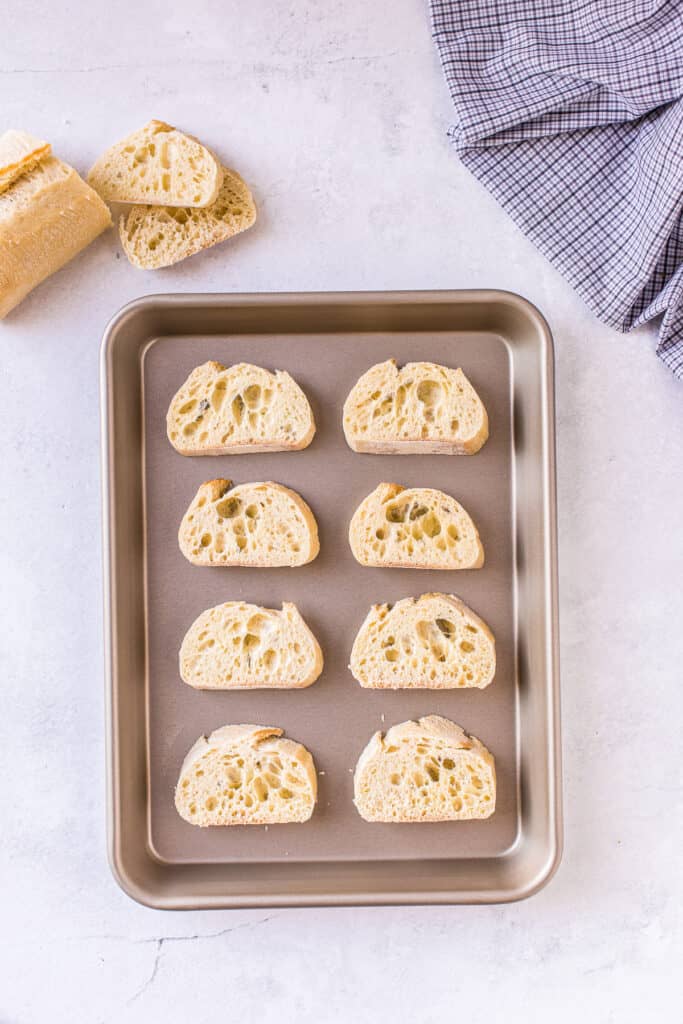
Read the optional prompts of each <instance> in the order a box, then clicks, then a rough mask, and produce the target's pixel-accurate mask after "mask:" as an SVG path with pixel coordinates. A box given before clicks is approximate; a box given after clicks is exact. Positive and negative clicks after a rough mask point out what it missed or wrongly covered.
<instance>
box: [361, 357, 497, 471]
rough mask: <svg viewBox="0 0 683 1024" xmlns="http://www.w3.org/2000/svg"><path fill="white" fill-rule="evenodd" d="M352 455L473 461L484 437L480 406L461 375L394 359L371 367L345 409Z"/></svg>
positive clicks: (483, 411) (485, 427) (435, 365)
mask: <svg viewBox="0 0 683 1024" xmlns="http://www.w3.org/2000/svg"><path fill="white" fill-rule="evenodd" d="M343 422H344V434H345V435H346V440H347V442H348V444H349V446H350V447H351V448H353V450H354V451H356V452H369V453H370V454H386V453H391V454H395V455H411V454H421V453H429V454H432V455H474V453H475V452H478V451H479V449H480V448H481V446H482V445H483V444H484V442H485V441H486V439H487V438H488V436H489V422H488V416H487V415H486V409H485V408H484V403H483V402H482V400H481V399H480V397H479V395H478V394H477V392H476V391H475V390H474V388H473V387H472V385H471V384H470V382H469V380H468V379H467V377H466V376H465V374H464V373H463V372H462V370H460V369H457V370H452V369H450V368H449V367H447V366H440V365H439V364H438V363H406V365H405V366H404V367H402V368H401V369H400V370H399V368H398V367H397V365H396V360H395V359H387V361H386V362H384V363H377V365H376V366H372V367H371V368H370V369H369V370H368V371H367V372H366V373H364V374H363V376H362V377H361V378H360V380H359V381H358V382H357V383H356V384H355V386H354V387H353V389H352V390H351V392H350V394H349V396H348V398H347V399H346V402H345V403H344V420H343Z"/></svg>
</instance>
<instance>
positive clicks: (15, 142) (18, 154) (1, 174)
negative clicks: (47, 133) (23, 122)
mask: <svg viewBox="0 0 683 1024" xmlns="http://www.w3.org/2000/svg"><path fill="white" fill-rule="evenodd" d="M50 149H51V147H50V143H49V142H43V140H42V139H36V138H35V137H34V136H33V135H29V134H28V132H19V131H16V130H15V129H14V128H10V129H9V131H6V132H5V133H4V134H3V135H0V193H2V192H5V191H6V189H8V188H9V187H10V185H11V184H12V182H14V181H16V180H17V178H19V177H21V175H22V174H26V172H27V171H31V170H33V168H34V167H35V166H36V164H39V163H40V161H41V160H44V159H45V157H48V156H49V155H50Z"/></svg>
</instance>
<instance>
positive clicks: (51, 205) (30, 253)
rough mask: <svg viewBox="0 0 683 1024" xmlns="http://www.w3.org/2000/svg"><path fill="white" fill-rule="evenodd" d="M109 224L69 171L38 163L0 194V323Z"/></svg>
mask: <svg viewBox="0 0 683 1024" xmlns="http://www.w3.org/2000/svg"><path fill="white" fill-rule="evenodd" d="M110 225H111V217H110V215H109V210H108V209H107V207H106V205H105V204H104V203H103V202H102V200H101V199H100V197H99V196H98V195H97V193H96V192H94V191H93V189H91V188H90V186H89V185H87V184H86V183H85V182H84V181H83V179H82V178H81V177H80V176H79V175H78V174H77V173H76V171H75V170H74V169H73V167H70V166H69V165H68V164H65V163H62V161H61V160H58V159H57V158H56V157H53V156H48V157H45V159H41V160H40V162H39V163H37V164H36V166H35V167H33V169H32V170H29V171H27V172H26V173H24V174H22V175H21V177H19V178H18V179H17V180H16V181H14V182H13V183H12V185H11V187H10V188H8V189H7V190H6V191H5V192H2V194H0V252H1V253H2V258H1V259H0V319H2V318H3V317H4V316H6V314H7V313H9V312H10V311H11V310H12V309H14V307H15V306H17V305H18V304H19V303H20V302H21V301H22V299H24V298H25V297H26V295H28V293H29V292H30V291H31V290H32V289H33V288H35V287H36V286H37V285H39V284H40V283H41V281H44V280H45V279H46V278H47V277H49V276H50V275H51V274H54V273H55V272H56V271H57V270H60V269H61V267H63V266H64V265H65V264H66V263H68V262H69V260H71V259H73V257H74V256H76V255H77V254H78V253H79V252H80V251H81V250H82V249H84V248H85V247H86V246H87V245H90V243H91V242H92V241H94V239H95V238H97V236H98V235H99V234H100V233H101V232H102V231H104V230H105V229H106V228H108V227H109V226H110Z"/></svg>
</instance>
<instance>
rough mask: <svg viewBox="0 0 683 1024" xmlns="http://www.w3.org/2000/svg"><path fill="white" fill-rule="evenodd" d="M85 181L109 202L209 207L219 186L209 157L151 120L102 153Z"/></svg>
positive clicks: (220, 179)
mask: <svg viewBox="0 0 683 1024" xmlns="http://www.w3.org/2000/svg"><path fill="white" fill-rule="evenodd" d="M88 183H89V184H90V185H91V186H92V188H94V189H95V191H96V192H98V193H99V195H100V196H101V197H102V199H106V200H107V201H108V202H111V203H150V204H152V205H154V206H167V205H168V206H200V207H201V206H209V204H210V203H213V201H214V200H215V199H216V197H217V195H218V190H219V189H220V187H221V184H222V183H223V168H222V167H221V165H220V164H219V162H218V160H217V159H216V157H215V156H214V155H213V153H211V152H210V150H208V149H207V148H206V146H203V145H202V144H201V142H198V140H197V139H195V138H193V137H192V136H191V135H185V134H184V133H183V132H180V131H178V129H177V128H174V127H173V125H170V124H166V123H165V122H164V121H150V122H149V123H148V124H146V125H145V126H144V128H140V130H139V131H137V132H133V133H132V134H131V135H128V136H127V137H126V138H125V139H122V140H121V142H116V143H115V144H114V145H113V146H110V147H109V149H108V150H107V151H106V152H105V153H103V154H102V156H101V157H100V158H99V160H98V161H97V162H96V163H95V164H94V165H93V166H92V167H91V169H90V173H89V174H88Z"/></svg>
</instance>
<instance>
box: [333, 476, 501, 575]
mask: <svg viewBox="0 0 683 1024" xmlns="http://www.w3.org/2000/svg"><path fill="white" fill-rule="evenodd" d="M349 542H350V544H351V550H352V551H353V556H354V558H355V559H356V561H357V562H360V564H361V565H371V566H386V567H393V568H408V569H480V568H481V566H482V565H483V564H484V548H483V547H482V543H481V541H480V539H479V534H478V532H477V528H476V526H475V525H474V523H473V521H472V519H471V518H470V516H469V515H468V514H467V512H466V511H465V509H464V508H463V507H462V506H461V505H459V504H458V502H457V501H456V500H455V498H452V497H451V496H450V495H449V494H444V493H443V491H437V490H434V489H433V488H431V487H411V488H408V489H406V488H403V487H401V486H400V485H399V484H390V483H383V484H379V486H378V487H376V488H375V490H374V491H372V493H371V494H369V495H368V496H367V498H365V499H364V500H363V501H362V502H361V503H360V505H359V506H358V508H357V509H356V511H355V513H354V515H353V519H352V520H351V525H350V527H349Z"/></svg>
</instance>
